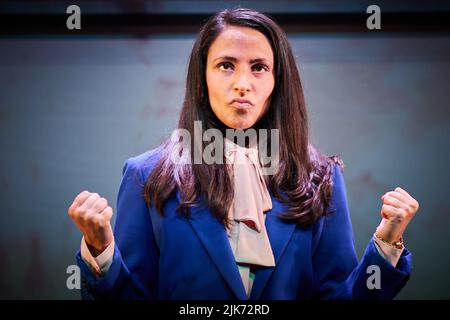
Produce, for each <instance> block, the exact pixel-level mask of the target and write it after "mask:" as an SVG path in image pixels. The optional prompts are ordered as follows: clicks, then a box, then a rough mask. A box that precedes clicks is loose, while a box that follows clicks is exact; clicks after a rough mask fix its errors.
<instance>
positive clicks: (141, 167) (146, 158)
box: [123, 146, 162, 178]
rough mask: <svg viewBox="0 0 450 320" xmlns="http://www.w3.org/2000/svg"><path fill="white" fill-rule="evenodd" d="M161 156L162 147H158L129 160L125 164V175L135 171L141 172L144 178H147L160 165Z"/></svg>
mask: <svg viewBox="0 0 450 320" xmlns="http://www.w3.org/2000/svg"><path fill="white" fill-rule="evenodd" d="M161 154H162V146H158V147H156V148H154V149H150V150H148V151H146V152H143V153H141V154H138V155H135V156H132V157H130V158H128V159H127V160H126V161H125V162H124V164H123V174H125V173H126V172H127V171H135V172H139V173H140V174H141V176H142V177H143V178H146V177H147V176H148V175H149V174H150V173H151V172H152V170H153V168H154V167H155V165H156V164H157V163H158V161H159V159H160V157H161Z"/></svg>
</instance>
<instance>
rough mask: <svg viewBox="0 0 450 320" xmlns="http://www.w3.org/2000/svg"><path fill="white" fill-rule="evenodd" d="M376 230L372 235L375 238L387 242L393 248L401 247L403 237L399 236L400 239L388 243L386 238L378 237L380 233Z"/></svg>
mask: <svg viewBox="0 0 450 320" xmlns="http://www.w3.org/2000/svg"><path fill="white" fill-rule="evenodd" d="M377 231H378V230H376V231H375V233H374V235H375V237H377V239H379V240H380V241H381V242H383V243H385V244H387V245H388V246H390V247H393V248H395V249H403V237H400V240H399V241H397V242H394V243H389V242H387V241H386V240H384V239H383V238H382V237H380V235H379V234H378V232H377Z"/></svg>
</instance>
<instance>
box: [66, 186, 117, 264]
mask: <svg viewBox="0 0 450 320" xmlns="http://www.w3.org/2000/svg"><path fill="white" fill-rule="evenodd" d="M67 213H68V215H69V216H70V217H71V218H72V220H73V221H74V222H75V224H76V225H77V227H78V229H80V231H81V233H82V234H83V236H84V240H85V241H86V244H87V245H88V247H89V250H90V251H91V253H92V254H93V255H94V256H96V255H98V254H100V253H101V252H102V251H103V250H105V249H106V248H107V247H108V245H109V244H110V243H111V241H112V240H113V238H114V235H113V231H112V227H111V222H110V221H111V217H112V215H113V210H112V208H111V207H110V206H108V201H106V199H105V198H102V197H100V196H99V195H98V193H91V192H88V191H83V192H81V193H80V194H78V195H77V196H76V198H75V200H74V201H73V203H72V205H71V206H70V207H69V209H68V210H67Z"/></svg>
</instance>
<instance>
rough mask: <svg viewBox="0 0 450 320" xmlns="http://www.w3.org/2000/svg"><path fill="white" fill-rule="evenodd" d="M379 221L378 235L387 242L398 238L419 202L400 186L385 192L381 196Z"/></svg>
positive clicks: (392, 241) (417, 207) (393, 241)
mask: <svg viewBox="0 0 450 320" xmlns="http://www.w3.org/2000/svg"><path fill="white" fill-rule="evenodd" d="M381 200H382V201H383V206H382V207H381V212H380V213H381V217H382V220H381V223H380V225H379V226H378V228H377V233H378V235H379V236H380V237H381V238H383V239H384V240H386V241H387V242H389V243H395V242H397V241H399V240H400V238H401V237H402V235H403V232H405V229H406V227H407V226H408V223H409V222H410V221H411V219H412V218H413V217H414V215H415V214H416V212H417V210H418V209H419V203H418V202H417V200H415V199H414V198H413V197H411V196H410V195H409V193H408V192H406V191H405V190H403V189H402V188H398V187H397V188H395V190H394V191H389V192H386V193H385V194H384V195H383V196H382V197H381Z"/></svg>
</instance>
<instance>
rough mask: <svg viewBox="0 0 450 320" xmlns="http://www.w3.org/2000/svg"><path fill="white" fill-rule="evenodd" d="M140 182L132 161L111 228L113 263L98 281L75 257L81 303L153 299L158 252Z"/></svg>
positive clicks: (128, 163)
mask: <svg viewBox="0 0 450 320" xmlns="http://www.w3.org/2000/svg"><path fill="white" fill-rule="evenodd" d="M143 185H144V179H143V177H142V173H141V169H140V165H139V162H138V161H137V160H136V158H130V159H128V160H127V161H126V162H125V164H124V166H123V173H122V182H121V184H120V188H119V193H118V198H117V212H116V222H115V226H114V241H115V244H116V245H115V248H114V255H113V261H112V264H111V266H110V268H109V269H108V271H107V272H106V274H104V275H102V276H101V277H99V276H97V275H96V274H95V273H94V272H93V271H92V270H91V268H90V267H89V266H88V265H87V264H86V263H85V261H84V260H83V259H82V258H81V254H80V251H78V253H77V263H78V265H79V267H80V271H81V283H82V287H81V295H82V298H83V299H155V298H157V289H158V271H159V270H158V261H159V258H158V257H159V252H158V247H157V244H156V242H155V238H154V234H153V227H152V221H151V219H150V213H149V210H148V208H147V205H146V203H145V201H144V199H143Z"/></svg>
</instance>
